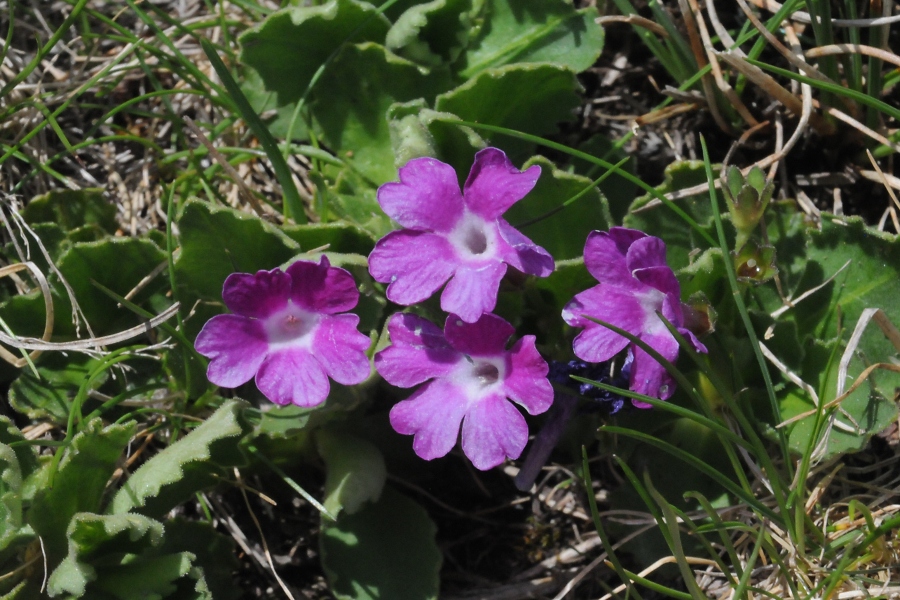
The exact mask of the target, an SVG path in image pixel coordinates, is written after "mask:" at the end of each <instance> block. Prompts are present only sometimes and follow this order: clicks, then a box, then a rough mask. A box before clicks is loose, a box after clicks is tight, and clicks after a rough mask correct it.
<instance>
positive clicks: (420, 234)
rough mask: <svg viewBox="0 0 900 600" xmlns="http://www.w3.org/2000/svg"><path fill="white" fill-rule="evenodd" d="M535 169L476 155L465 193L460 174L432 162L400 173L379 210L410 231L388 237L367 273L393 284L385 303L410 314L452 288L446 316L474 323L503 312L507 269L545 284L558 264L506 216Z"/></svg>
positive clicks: (419, 161) (490, 152)
mask: <svg viewBox="0 0 900 600" xmlns="http://www.w3.org/2000/svg"><path fill="white" fill-rule="evenodd" d="M540 174H541V168H540V167H539V166H537V165H535V166H532V167H529V168H528V169H527V170H525V171H519V170H518V169H517V168H516V167H514V166H513V164H512V163H511V162H510V161H509V159H508V158H506V154H504V153H503V152H502V151H500V150H498V149H496V148H485V149H484V150H482V151H480V152H479V153H478V154H476V155H475V163H474V164H473V165H472V170H471V171H470V172H469V177H468V179H466V184H465V186H464V187H463V191H462V193H460V191H459V184H458V183H457V178H456V171H454V170H453V167H451V166H450V165H447V164H444V163H442V162H441V161H439V160H436V159H433V158H416V159H413V160H411V161H409V162H408V163H406V166H404V167H402V168H401V169H400V183H386V184H384V185H383V186H381V187H380V188H378V203H379V204H380V205H381V208H382V209H384V212H385V213H387V215H388V216H389V217H391V218H392V219H393V220H395V221H397V222H398V223H399V224H400V225H402V226H403V227H404V228H405V229H400V230H398V231H393V232H391V233H389V234H387V235H386V236H384V237H383V238H382V239H381V240H380V241H379V242H378V243H377V244H376V245H375V249H374V250H372V254H371V255H369V272H370V273H371V274H372V277H374V278H375V280H376V281H380V282H382V283H390V285H389V286H388V288H387V297H388V299H390V300H391V301H392V302H396V303H397V304H403V305H405V306H409V305H412V304H416V303H418V302H421V301H423V300H425V299H426V298H429V297H431V295H432V294H434V292H436V291H437V290H438V288H440V287H441V286H442V285H444V284H445V283H447V280H448V279H449V280H450V282H449V283H447V287H445V288H444V292H443V293H442V294H441V308H442V309H443V310H444V311H446V312H448V313H452V314H455V315H458V316H459V318H460V319H462V320H463V321H465V322H466V323H474V322H475V321H477V320H478V318H479V317H480V316H481V315H482V314H484V313H489V312H491V311H492V310H494V307H495V306H496V305H497V291H498V289H499V287H500V280H501V279H502V278H503V275H504V274H505V273H506V266H507V265H509V266H511V267H513V268H515V269H518V270H519V271H521V272H523V273H528V274H530V275H537V276H539V277H546V276H547V275H549V274H550V273H551V272H553V258H552V257H551V256H550V255H549V254H548V253H547V251H546V250H544V249H543V248H541V247H540V246H537V245H536V244H535V243H534V242H532V241H531V240H530V239H528V238H527V237H525V236H524V235H522V234H521V233H519V231H517V230H516V229H514V228H513V227H512V226H511V225H510V224H509V223H507V222H506V221H505V220H504V219H503V218H502V217H501V215H503V213H505V212H506V210H507V209H508V208H509V207H510V206H512V205H513V204H515V203H516V202H518V201H519V200H521V199H522V197H524V196H525V195H526V194H527V193H528V192H530V191H531V189H532V188H533V187H534V184H535V183H536V182H537V179H538V176H539V175H540Z"/></svg>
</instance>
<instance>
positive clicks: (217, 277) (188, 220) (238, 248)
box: [175, 200, 300, 301]
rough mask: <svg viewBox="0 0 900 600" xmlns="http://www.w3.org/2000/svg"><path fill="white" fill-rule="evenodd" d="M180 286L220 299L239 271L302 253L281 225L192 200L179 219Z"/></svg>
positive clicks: (177, 263) (269, 265) (206, 297)
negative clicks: (229, 281) (234, 274)
mask: <svg viewBox="0 0 900 600" xmlns="http://www.w3.org/2000/svg"><path fill="white" fill-rule="evenodd" d="M178 230H179V232H180V238H181V255H180V256H179V257H178V260H177V261H175V278H176V282H177V284H178V285H179V287H181V288H183V289H185V290H187V291H189V292H190V293H192V294H193V295H196V296H197V297H198V298H201V299H204V300H214V301H221V300H222V284H223V283H225V278H226V277H228V276H229V275H230V274H232V273H235V272H242V273H255V272H256V271H258V270H260V269H273V268H275V267H276V266H278V265H279V264H281V263H283V262H286V261H288V260H290V259H291V257H293V256H295V255H296V254H298V253H299V252H300V245H299V244H297V242H295V241H294V240H292V239H291V238H289V237H288V236H286V235H285V234H284V233H282V232H281V231H280V230H279V229H278V228H277V227H275V226H273V225H271V224H270V223H266V222H265V221H263V220H262V219H259V218H257V217H255V216H253V215H249V214H247V213H243V212H240V211H237V210H234V209H232V208H225V207H220V206H213V205H211V204H209V203H207V202H202V201H200V200H188V202H187V203H186V204H185V206H184V210H183V211H182V213H181V216H180V217H179V218H178Z"/></svg>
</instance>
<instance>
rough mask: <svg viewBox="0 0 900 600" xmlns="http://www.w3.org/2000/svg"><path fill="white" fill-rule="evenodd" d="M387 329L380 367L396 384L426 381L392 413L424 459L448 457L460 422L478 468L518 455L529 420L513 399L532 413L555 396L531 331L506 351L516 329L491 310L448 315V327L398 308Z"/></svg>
mask: <svg viewBox="0 0 900 600" xmlns="http://www.w3.org/2000/svg"><path fill="white" fill-rule="evenodd" d="M388 331H389V332H390V334H391V342H392V343H393V345H392V346H389V347H388V348H386V349H384V350H382V351H381V352H379V353H378V354H376V355H375V368H376V370H377V371H378V372H379V373H380V374H381V376H382V377H384V378H385V379H386V380H387V381H388V383H391V384H393V385H396V386H399V387H404V388H408V387H413V386H416V385H419V384H420V383H423V382H427V383H425V385H423V386H422V387H420V388H419V389H418V390H416V391H415V392H414V393H413V395H412V396H410V397H409V399H408V400H404V401H402V402H399V403H398V404H397V405H396V406H394V408H393V409H391V415H390V418H391V425H392V426H393V427H394V429H395V430H396V431H397V432H398V433H402V434H405V435H415V438H414V440H413V449H414V450H415V452H416V454H418V455H419V456H420V457H422V458H424V459H425V460H431V459H434V458H438V457H441V456H444V455H446V454H447V453H448V452H450V449H451V448H453V446H454V445H456V439H457V437H458V436H459V430H460V423H462V448H463V452H465V454H466V456H468V457H469V460H471V461H472V464H473V465H475V467H476V468H478V469H481V470H483V471H484V470H487V469H490V468H492V467H495V466H497V465H499V464H500V463H502V462H503V461H504V459H505V458H506V457H509V458H518V457H519V455H520V454H521V453H522V449H523V448H524V447H525V443H526V442H527V441H528V425H527V424H526V423H525V418H524V417H523V416H522V413H520V412H519V411H518V410H516V408H515V407H514V406H513V405H512V403H511V402H509V400H508V399H511V400H512V401H513V402H515V403H517V404H519V405H521V406H522V407H523V408H525V410H527V411H528V412H529V414H532V415H536V414H540V413H542V412H544V411H546V410H547V409H548V408H549V407H550V404H551V403H552V402H553V388H552V387H551V386H550V382H549V381H548V380H547V371H548V367H547V363H546V362H545V361H544V359H543V358H541V355H540V354H539V353H538V351H537V349H536V348H535V346H534V336H533V335H527V336H525V337H523V338H522V339H520V340H519V341H517V342H516V343H515V344H513V346H512V348H510V349H509V350H506V349H505V348H506V342H507V341H508V340H509V337H510V336H511V335H512V334H513V331H514V329H513V327H512V325H510V324H509V323H507V322H506V321H504V320H503V319H501V318H500V317H498V316H496V315H493V314H485V315H483V316H482V317H481V318H479V319H478V320H477V321H476V322H475V323H465V322H463V321H462V320H461V319H459V317H457V316H455V315H450V316H449V317H448V318H447V322H446V324H445V325H444V331H441V330H440V329H438V327H437V326H436V325H434V324H433V323H431V322H430V321H427V320H425V319H423V318H421V317H419V316H417V315H413V314H395V315H394V316H393V317H391V320H390V322H389V323H388Z"/></svg>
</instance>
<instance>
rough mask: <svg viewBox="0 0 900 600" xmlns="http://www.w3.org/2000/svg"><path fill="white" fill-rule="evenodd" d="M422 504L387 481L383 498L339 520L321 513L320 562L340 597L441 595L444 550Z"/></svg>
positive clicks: (407, 599) (410, 599)
mask: <svg viewBox="0 0 900 600" xmlns="http://www.w3.org/2000/svg"><path fill="white" fill-rule="evenodd" d="M434 534H435V526H434V523H433V522H432V521H431V519H430V518H429V517H428V514H427V513H426V512H425V511H424V510H423V509H422V507H421V506H419V505H418V504H416V503H415V502H413V501H412V500H410V499H409V498H407V497H406V496H404V495H402V494H400V493H399V492H396V491H394V489H393V488H391V487H390V486H387V487H385V489H384V491H383V492H382V494H381V499H380V500H379V501H378V502H376V503H374V504H367V505H365V506H364V507H363V508H362V509H361V510H359V511H358V512H357V513H355V514H352V515H351V514H346V513H345V514H343V515H342V516H341V517H340V518H339V519H338V520H337V521H336V522H332V521H330V520H329V519H326V518H324V517H323V522H322V532H321V535H320V545H321V549H322V566H323V567H324V568H325V573H326V575H327V576H328V581H329V583H330V585H331V591H332V593H333V594H334V595H335V597H336V598H338V600H350V599H352V600H376V599H381V600H386V599H388V598H403V599H404V600H428V599H432V598H437V596H438V585H439V579H438V572H439V570H440V567H441V553H440V550H439V549H438V547H437V545H436V544H435V541H434Z"/></svg>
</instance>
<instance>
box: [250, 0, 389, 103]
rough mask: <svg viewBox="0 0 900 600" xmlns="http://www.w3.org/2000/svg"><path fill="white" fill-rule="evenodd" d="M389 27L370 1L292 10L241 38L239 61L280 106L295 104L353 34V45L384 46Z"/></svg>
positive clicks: (335, 0) (336, 1)
mask: <svg viewBox="0 0 900 600" xmlns="http://www.w3.org/2000/svg"><path fill="white" fill-rule="evenodd" d="M389 26H390V23H389V22H388V20H387V19H385V18H384V17H383V16H380V15H377V14H376V12H375V7H373V6H372V5H371V4H369V3H368V2H358V1H357V0H330V1H329V2H326V3H325V4H322V5H321V6H292V7H290V8H286V9H284V10H280V11H278V12H276V13H273V14H271V15H270V16H269V17H268V18H267V19H266V20H265V21H263V22H262V23H261V24H260V25H258V26H257V27H255V28H254V29H251V30H250V31H248V32H246V33H245V34H243V35H242V36H241V37H240V43H241V46H242V48H243V52H242V53H241V61H242V62H244V63H246V64H248V65H250V66H251V67H253V68H254V69H256V71H257V72H258V73H259V75H260V76H261V77H262V80H263V81H264V82H265V84H266V88H267V89H269V90H272V91H274V92H276V93H277V94H278V104H280V105H285V104H292V103H295V102H297V101H298V100H299V99H300V97H301V96H303V94H304V92H306V88H307V86H308V85H309V83H310V80H312V77H313V75H314V74H315V72H316V70H317V69H318V68H319V67H320V66H321V65H322V64H323V63H324V62H325V61H326V60H327V59H328V57H329V56H331V54H332V53H333V52H334V51H335V50H337V49H338V48H339V47H340V46H341V44H342V43H343V42H344V40H346V39H347V38H348V37H349V36H350V34H351V33H354V32H355V35H354V36H353V39H352V40H351V41H352V42H353V43H358V42H365V41H372V42H381V41H384V36H385V35H386V34H387V31H388V28H389ZM329 70H330V69H329Z"/></svg>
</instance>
